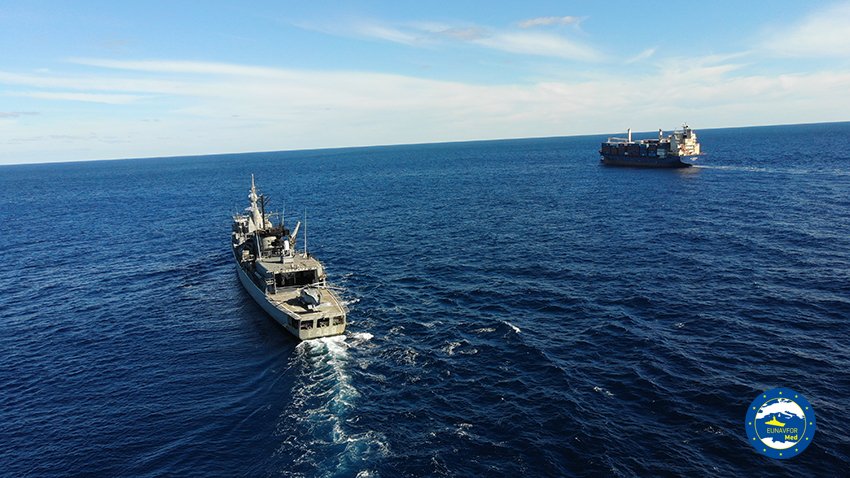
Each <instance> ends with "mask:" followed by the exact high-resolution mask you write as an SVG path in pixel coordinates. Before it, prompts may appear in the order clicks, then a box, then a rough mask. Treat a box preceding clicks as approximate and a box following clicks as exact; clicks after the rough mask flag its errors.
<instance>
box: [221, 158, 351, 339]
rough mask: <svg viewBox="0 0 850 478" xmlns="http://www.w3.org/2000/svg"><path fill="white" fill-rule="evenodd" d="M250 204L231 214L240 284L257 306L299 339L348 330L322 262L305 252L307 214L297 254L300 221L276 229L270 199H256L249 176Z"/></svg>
mask: <svg viewBox="0 0 850 478" xmlns="http://www.w3.org/2000/svg"><path fill="white" fill-rule="evenodd" d="M248 199H249V200H250V201H251V204H250V206H248V207H247V208H246V209H245V213H244V214H236V215H234V216H233V232H232V234H231V237H232V247H233V258H234V259H235V260H236V271H237V273H238V274H239V281H240V282H242V285H243V286H244V287H245V290H246V291H248V294H250V295H251V297H253V298H254V300H255V301H256V302H257V304H259V305H260V307H262V308H263V310H265V311H266V312H267V313H268V314H269V315H271V316H272V318H274V320H275V321H277V322H278V323H279V324H280V325H282V326H283V328H285V329H286V330H288V331H289V332H290V333H292V335H294V336H296V337H298V338H299V339H301V340H307V339H315V338H319V337H328V336H331V335H340V334H342V333H343V332H345V323H346V320H345V318H346V309H345V306H344V305H343V304H342V302H341V301H340V299H339V297H337V295H336V294H335V293H334V291H333V290H332V289H331V288H330V286H328V284H327V282H326V275H325V269H324V267H323V266H322V263H321V262H319V261H318V259H316V258H315V257H313V256H312V255H310V254H309V253H308V252H307V227H306V216H305V218H304V220H305V226H304V250H303V251H302V252H298V251H296V248H295V239H296V237H297V236H298V229H299V228H300V227H301V222H300V221H299V222H297V223H296V224H295V228H294V229H293V231H292V232H291V233H290V231H289V230H288V229H286V227H285V225H284V217H283V214H281V215H280V222H279V225H277V226H273V225H272V222H271V219H273V218H272V216H273V215H272V214H266V211H265V206H266V197H265V196H261V195H257V188H256V186H255V185H254V176H253V175H251V191H250V193H249V194H248Z"/></svg>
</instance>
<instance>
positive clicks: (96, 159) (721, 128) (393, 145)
mask: <svg viewBox="0 0 850 478" xmlns="http://www.w3.org/2000/svg"><path fill="white" fill-rule="evenodd" d="M839 123H850V120H842V121H815V122H808V123H777V124H753V125H744V126H721V127H713V128H699V129H698V130H695V131H716V130H723V129H746V128H770V127H779V126H809V125H825V124H839ZM654 131H655V130H652V131H632V134H642V133H652V132H654ZM671 131H672V130H671ZM622 132H624V131H619V132H614V133H622ZM608 134H611V132H608V133H588V134H571V135H563V136H524V137H516V138H491V139H462V140H454V141H423V142H419V143H386V144H366V145H351V146H329V147H319V148H296V149H275V150H265V151H229V152H221V153H205V154H188V155H186V154H184V155H167V156H130V157H125V158H92V159H73V160H68V161H62V160H60V161H40V162H25V163H3V164H0V167H4V166H35V165H45V164H73V163H91V162H96V161H129V160H140V159H163V160H168V159H175V158H202V157H205V156H229V155H234V154H269V153H296V152H308V151H337V150H344V149H374V148H393V147H399V146H429V145H440V144H464V143H489V142H498V141H521V140H541V139H554V138H580V137H583V136H605V135H608Z"/></svg>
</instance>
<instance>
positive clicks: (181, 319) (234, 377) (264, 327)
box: [0, 123, 850, 478]
mask: <svg viewBox="0 0 850 478" xmlns="http://www.w3.org/2000/svg"><path fill="white" fill-rule="evenodd" d="M697 133H698V134H699V137H700V140H701V142H702V147H703V150H704V151H706V152H707V153H708V154H707V155H706V156H704V157H702V158H700V159H699V161H698V162H697V163H698V164H699V166H698V167H694V168H689V169H685V170H658V169H630V168H615V167H605V166H602V165H600V164H599V156H598V153H597V150H598V148H599V143H600V141H601V140H603V139H604V137H603V136H582V137H567V138H547V139H528V140H506V141H487V142H469V143H451V144H432V145H413V146H388V147H371V148H351V149H335V150H317V151H298V152H275V153H251V154H227V155H216V156H203V157H180V158H159V159H133V160H121V161H97V162H77V163H63V164H39V165H18V166H3V167H0V231H2V235H0V262H2V264H4V267H2V269H0V475H2V476H9V477H52V476H121V477H130V476H133V477H135V476H142V477H146V476H181V477H182V476H201V477H210V476H222V477H232V476H248V477H255V476H257V477H266V476H269V477H361V478H363V477H420V476H424V477H442V476H457V477H474V476H528V477H549V476H551V477H560V476H568V477H569V476H580V477H583V476H623V477H628V476H653V477H655V476H723V477H727V476H767V475H770V476H789V477H791V476H795V477H796V476H840V475H843V476H847V475H846V473H847V464H848V462H850V427H848V423H850V398H848V397H850V123H832V124H817V125H798V126H776V127H758V128H736V129H716V130H697ZM653 134H654V133H647V134H645V135H643V136H640V135H639V136H638V137H648V136H652V135H653ZM252 173H253V174H254V175H256V178H257V185H258V188H260V189H261V190H262V191H263V192H265V193H267V194H268V195H270V196H271V200H272V202H271V205H270V208H271V209H274V210H279V209H283V208H284V207H285V208H286V214H287V217H288V218H290V219H291V220H292V221H293V222H294V220H295V216H296V215H301V214H303V211H304V210H305V209H306V210H307V213H308V215H309V217H308V220H309V224H308V227H309V231H308V232H309V238H308V240H309V243H310V244H309V245H310V249H311V252H312V253H314V254H315V255H316V256H317V257H319V258H320V259H321V260H322V261H323V262H324V264H325V266H326V268H327V270H328V272H329V278H330V280H331V282H333V283H334V284H336V285H338V286H340V287H342V288H343V289H344V291H343V292H342V296H343V298H344V300H345V301H346V302H347V304H348V307H349V308H350V313H349V321H350V323H349V327H348V331H347V333H346V335H345V336H342V337H336V338H331V339H321V340H316V341H311V342H304V343H298V342H297V341H296V340H295V339H294V338H292V337H291V336H290V335H289V334H288V333H287V332H286V331H285V330H284V329H283V328H282V327H280V326H278V325H277V324H275V323H274V322H273V321H272V319H271V318H270V317H268V316H267V315H265V313H264V312H263V311H262V310H261V309H260V308H259V306H257V305H256V304H254V303H253V302H252V301H251V299H250V297H249V296H248V295H247V293H246V292H245V291H244V290H243V289H242V287H241V285H240V284H239V281H238V279H237V277H236V272H235V266H234V263H233V260H232V257H231V254H230V250H229V241H230V221H231V215H232V214H233V213H236V212H238V211H241V210H242V209H243V208H244V207H245V206H246V205H247V193H248V188H249V186H250V179H251V174H252ZM774 387H788V388H792V389H794V390H796V391H798V392H800V393H802V394H803V395H804V396H805V397H806V398H807V399H808V400H809V401H810V402H811V404H812V406H813V408H814V410H815V413H816V415H817V425H818V428H817V433H816V435H815V437H814V440H813V442H812V444H811V446H809V447H808V449H806V450H805V451H804V452H803V453H802V454H800V455H799V456H797V457H795V458H793V459H790V460H775V459H771V458H767V457H764V456H762V455H760V454H757V453H756V452H755V451H754V450H753V448H752V447H751V446H750V444H749V443H748V441H747V435H746V432H745V429H744V417H745V415H746V412H747V407H748V405H749V404H750V402H751V401H752V400H753V399H754V398H755V397H756V396H757V395H758V394H759V393H760V392H762V391H764V390H767V389H771V388H774Z"/></svg>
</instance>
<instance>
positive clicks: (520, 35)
mask: <svg viewBox="0 0 850 478" xmlns="http://www.w3.org/2000/svg"><path fill="white" fill-rule="evenodd" d="M473 43H475V44H478V45H482V46H486V47H489V48H493V49H496V50H501V51H506V52H510V53H519V54H523V55H535V56H548V57H553V58H562V59H565V60H580V61H599V60H601V59H602V55H601V54H600V53H599V52H598V51H597V50H596V49H595V48H592V47H590V46H587V45H585V44H582V43H579V42H577V41H574V40H570V39H568V38H565V37H563V36H559V35H554V34H549V33H543V32H502V33H497V34H494V35H491V36H489V37H485V38H479V39H476V40H473Z"/></svg>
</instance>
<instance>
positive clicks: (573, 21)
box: [518, 16, 584, 28]
mask: <svg viewBox="0 0 850 478" xmlns="http://www.w3.org/2000/svg"><path fill="white" fill-rule="evenodd" d="M583 20H584V19H583V18H581V17H573V16H566V17H537V18H529V19H528V20H523V21H521V22H519V23H518V25H519V27H520V28H534V27H542V26H550V25H578V24H579V23H581V22H582V21H583Z"/></svg>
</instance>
